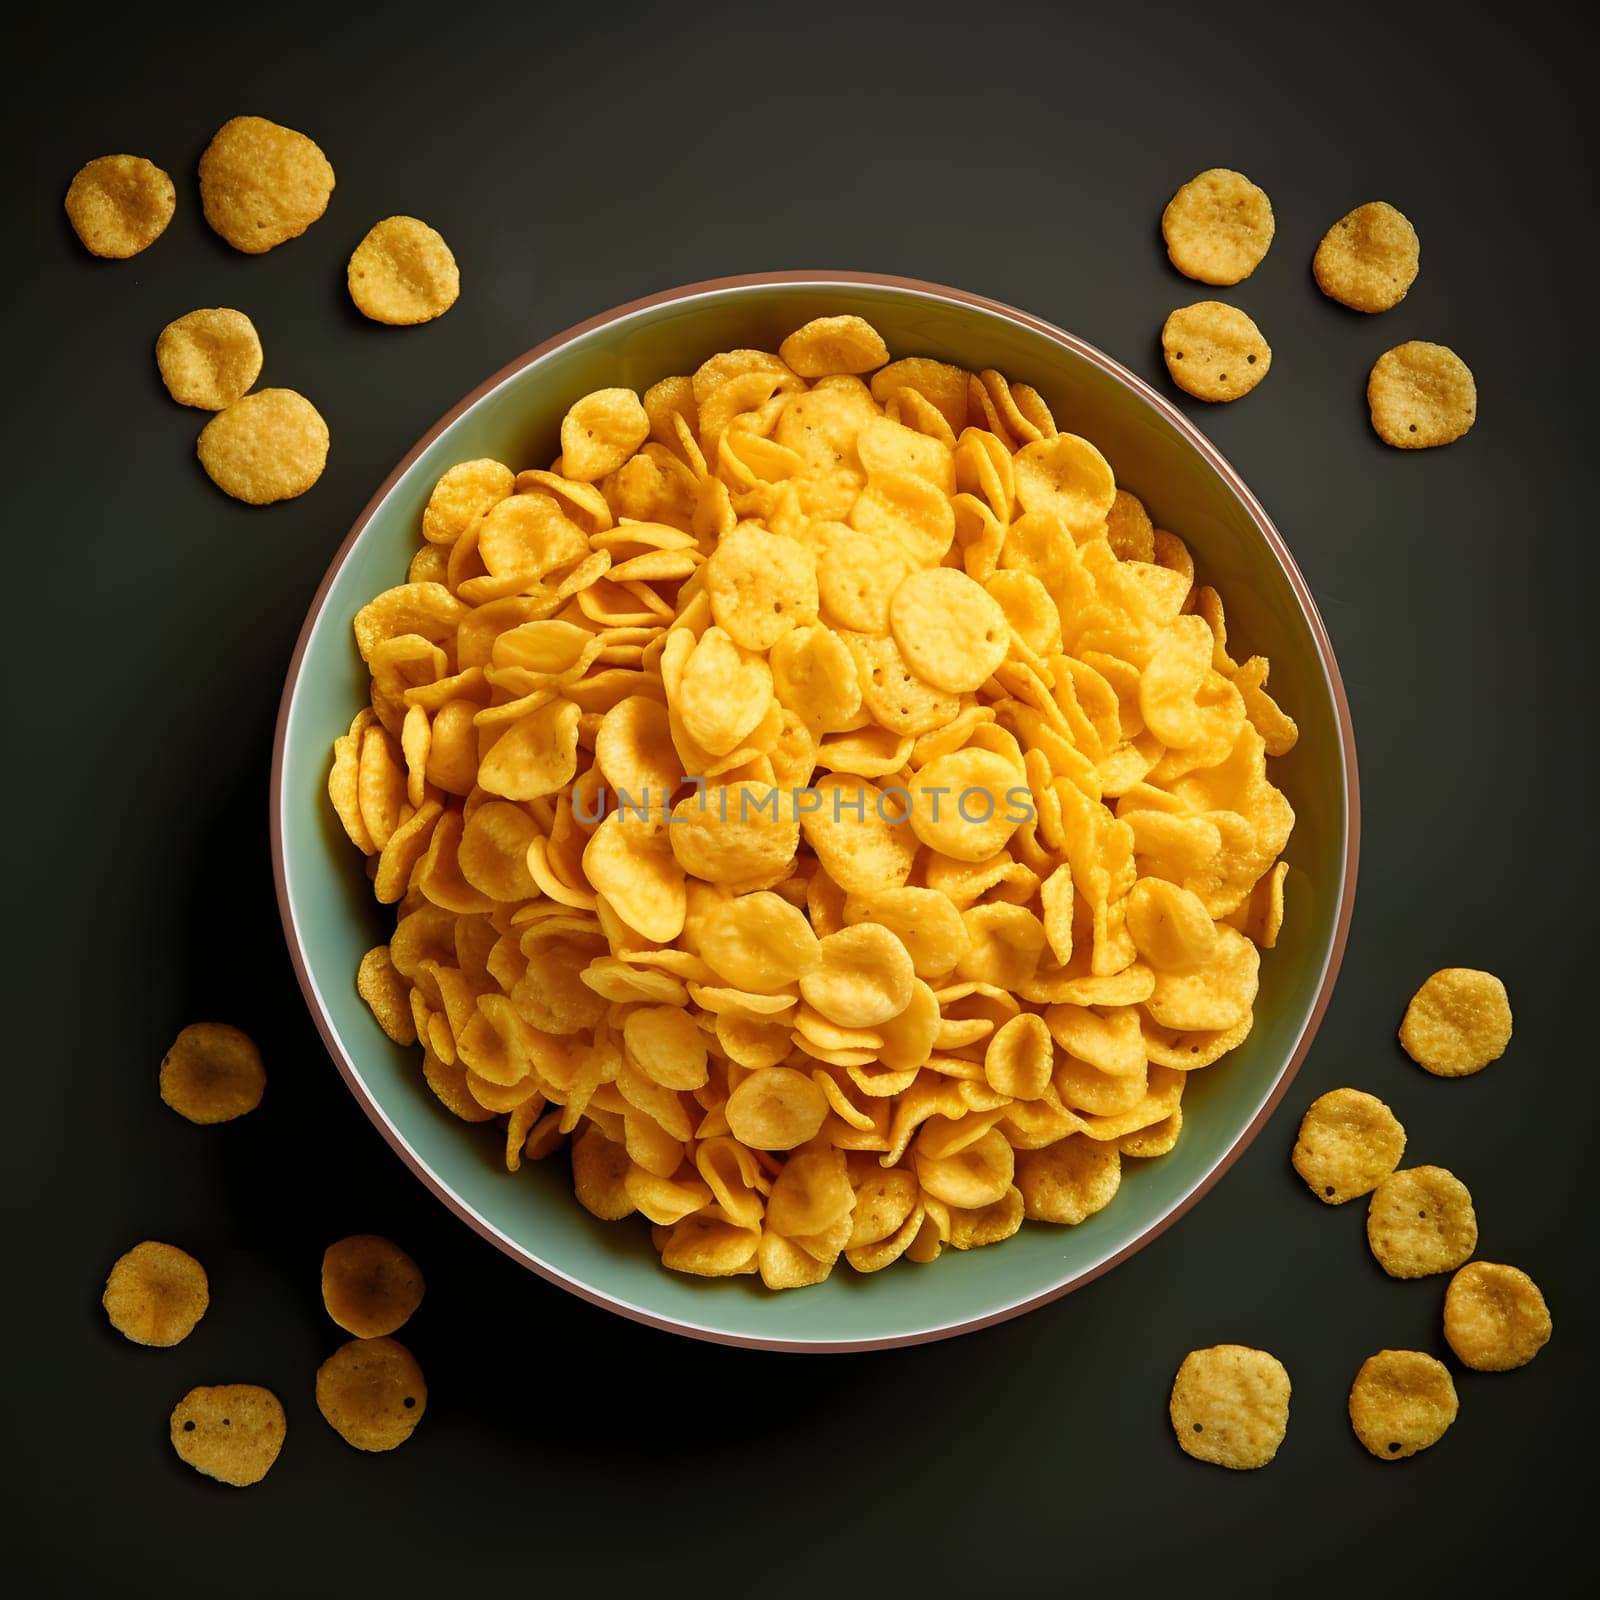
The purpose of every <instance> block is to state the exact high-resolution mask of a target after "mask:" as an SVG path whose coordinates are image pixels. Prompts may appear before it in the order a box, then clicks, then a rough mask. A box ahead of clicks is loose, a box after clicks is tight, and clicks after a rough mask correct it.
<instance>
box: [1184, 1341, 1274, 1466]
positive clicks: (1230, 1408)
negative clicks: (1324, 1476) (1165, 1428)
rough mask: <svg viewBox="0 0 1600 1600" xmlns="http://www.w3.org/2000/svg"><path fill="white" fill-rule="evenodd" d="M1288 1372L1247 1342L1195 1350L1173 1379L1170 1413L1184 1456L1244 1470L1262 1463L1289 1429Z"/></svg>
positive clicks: (1271, 1454) (1186, 1357) (1264, 1462)
mask: <svg viewBox="0 0 1600 1600" xmlns="http://www.w3.org/2000/svg"><path fill="white" fill-rule="evenodd" d="M1289 1392H1290V1384H1289V1374H1288V1372H1287V1371H1286V1370H1285V1369H1284V1365H1283V1363H1282V1362H1281V1361H1279V1360H1278V1358H1277V1357H1276V1356H1274V1355H1269V1354H1268V1353H1267V1352H1266V1351H1265V1350H1252V1349H1251V1348H1250V1347H1249V1346H1247V1345H1241V1344H1218V1345H1212V1346H1211V1347H1210V1348H1209V1349H1206V1350H1191V1351H1190V1352H1189V1354H1188V1355H1186V1356H1185V1357H1184V1358H1183V1364H1182V1365H1181V1366H1180V1367H1179V1368H1178V1374H1177V1377H1176V1378H1174V1379H1173V1382H1172V1398H1171V1400H1170V1402H1169V1404H1168V1414H1169V1415H1170V1417H1171V1418H1172V1431H1173V1434H1174V1436H1175V1437H1176V1438H1177V1441H1178V1444H1179V1445H1180V1446H1181V1447H1182V1449H1183V1451H1184V1454H1185V1455H1191V1456H1193V1457H1194V1458H1195V1460H1196V1461H1209V1462H1211V1463H1212V1464H1213V1465H1215V1466H1219V1467H1230V1468H1232V1469H1234V1470H1235V1471H1245V1470H1249V1469H1252V1468H1255V1467H1264V1466H1266V1465H1267V1463H1268V1462H1269V1461H1271V1460H1272V1458H1273V1457H1274V1456H1275V1455H1277V1453H1278V1447H1279V1446H1280V1445H1281V1444H1282V1443H1283V1439H1284V1435H1285V1434H1286V1433H1287V1432H1288V1431H1289Z"/></svg>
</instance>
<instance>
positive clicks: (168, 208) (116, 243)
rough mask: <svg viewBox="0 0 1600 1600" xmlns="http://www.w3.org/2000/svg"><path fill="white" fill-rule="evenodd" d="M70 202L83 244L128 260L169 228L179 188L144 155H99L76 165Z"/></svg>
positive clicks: (97, 252) (93, 250) (69, 213)
mask: <svg viewBox="0 0 1600 1600" xmlns="http://www.w3.org/2000/svg"><path fill="white" fill-rule="evenodd" d="M66 204H67V220H68V221H69V222H70V223H71V224H72V231H73V232H74V233H75V234H77V236H78V238H79V239H80V240H81V241H82V243H83V247H84V249H85V250H87V251H88V252H89V253H90V254H91V255H96V256H107V257H110V258H111V259H112V260H116V261H125V260H126V259H127V258H128V257H129V256H136V255H138V253H139V252H140V251H141V250H144V249H147V248H148V247H149V246H150V245H152V244H154V243H155V242H156V240H157V239H159V238H160V237H161V235H162V234H163V233H165V232H166V229H167V224H168V223H169V222H171V221H172V213H173V211H174V210H175V209H176V208H177V191H176V190H175V189H174V188H173V187H172V179H171V178H170V177H168V176H167V174H166V173H165V172H163V171H162V170H161V168H160V167H158V166H157V165H156V164H155V163H154V162H153V161H146V160H145V158H144V157H143V156H97V157H96V158H95V159H94V160H93V161H90V162H88V163H87V164H86V165H84V166H82V167H80V168H79V169H78V171H77V173H76V175H75V176H74V177H73V180H72V182H71V184H70V185H69V186H68V188H67V202H66Z"/></svg>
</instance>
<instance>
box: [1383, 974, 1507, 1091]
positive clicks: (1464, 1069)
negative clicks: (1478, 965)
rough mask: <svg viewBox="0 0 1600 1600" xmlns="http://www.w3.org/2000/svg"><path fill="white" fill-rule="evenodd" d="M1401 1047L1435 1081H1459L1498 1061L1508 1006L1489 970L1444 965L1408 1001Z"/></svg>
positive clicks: (1503, 1046)
mask: <svg viewBox="0 0 1600 1600" xmlns="http://www.w3.org/2000/svg"><path fill="white" fill-rule="evenodd" d="M1400 1043H1401V1044H1402V1045H1403V1046H1404V1047H1405V1052H1406V1054H1407V1055H1408V1056H1410V1057H1411V1059H1412V1060H1413V1061H1415V1062H1416V1063H1417V1065H1418V1066H1419V1067H1424V1068H1426V1069H1427V1070H1428V1071H1429V1072H1431V1073H1433V1074H1434V1075H1435V1076H1436V1077H1440V1078H1464V1077H1467V1076H1469V1075H1470V1074H1472V1073H1474V1072H1481V1071H1482V1070H1483V1069H1484V1068H1485V1067H1486V1066H1488V1065H1489V1063H1490V1062H1491V1061H1498V1060H1499V1059H1500V1057H1501V1056H1503V1055H1504V1054H1505V1051H1506V1046H1507V1045H1508V1044H1510V1043H1511V1002H1510V1000H1509V999H1508V998H1507V996H1506V986H1505V985H1504V984H1503V983H1502V982H1501V981H1500V980H1499V979H1498V978H1497V977H1495V975H1494V974H1493V973H1492V972H1479V971H1477V970H1476V969H1475V968H1472V967H1444V968H1442V969H1441V970H1440V971H1438V972H1436V973H1434V974H1433V976H1432V977H1431V978H1429V979H1428V981H1427V982H1426V983H1424V984H1423V985H1422V987H1421V988H1420V989H1418V990H1417V992H1416V993H1415V994H1414V995H1413V996H1412V997H1411V1004H1410V1005H1408V1006H1407V1007H1406V1014H1405V1017H1404V1018H1403V1019H1402V1021H1401V1023H1400Z"/></svg>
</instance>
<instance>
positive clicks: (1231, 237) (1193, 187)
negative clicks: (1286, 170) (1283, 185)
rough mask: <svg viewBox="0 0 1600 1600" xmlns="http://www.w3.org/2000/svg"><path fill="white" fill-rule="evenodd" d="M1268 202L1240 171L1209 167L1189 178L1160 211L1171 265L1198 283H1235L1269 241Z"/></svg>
mask: <svg viewBox="0 0 1600 1600" xmlns="http://www.w3.org/2000/svg"><path fill="white" fill-rule="evenodd" d="M1274 227H1275V224H1274V222H1273V217H1272V202H1271V201H1270V200H1269V199H1268V198H1267V195H1266V191H1265V190H1264V189H1260V188H1258V187H1257V186H1256V185H1255V184H1253V183H1252V182H1251V181H1250V180H1249V179H1248V178H1247V177H1245V175H1244V174H1243V173H1242V172H1234V171H1233V170H1232V169H1231V168H1228V167H1211V168H1209V169H1207V170H1206V171H1205V172H1202V173H1199V174H1197V175H1196V176H1195V177H1193V178H1191V179H1190V180H1189V181H1188V182H1187V183H1186V184H1184V186H1183V187H1182V188H1181V189H1179V190H1178V192H1177V193H1176V194H1175V195H1173V197H1172V198H1171V200H1169V201H1168V202H1167V208H1166V210H1165V211H1163V212H1162V213H1161V236H1162V238H1163V239H1165V240H1166V242H1167V254H1168V256H1170V257H1171V259H1172V264H1173V266H1175V267H1176V268H1177V269H1178V271H1179V272H1181V273H1182V274H1183V275H1184V276H1185V277H1186V278H1194V279H1195V280H1196V281H1198V282H1200V283H1217V284H1227V283H1240V282H1242V281H1243V280H1244V279H1245V278H1248V277H1249V276H1250V274H1251V273H1252V272H1254V271H1255V270H1256V268H1257V267H1258V266H1260V265H1261V261H1262V258H1263V257H1264V256H1265V255H1266V253H1267V249H1268V247H1269V246H1270V245H1271V243H1272V234H1273V230H1274Z"/></svg>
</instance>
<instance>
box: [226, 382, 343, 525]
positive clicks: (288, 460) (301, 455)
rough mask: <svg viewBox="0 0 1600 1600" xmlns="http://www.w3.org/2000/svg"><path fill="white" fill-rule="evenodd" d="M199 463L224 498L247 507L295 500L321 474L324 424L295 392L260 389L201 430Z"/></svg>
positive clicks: (325, 454) (325, 456)
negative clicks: (237, 501) (242, 502)
mask: <svg viewBox="0 0 1600 1600" xmlns="http://www.w3.org/2000/svg"><path fill="white" fill-rule="evenodd" d="M196 451H197V453H198V454H199V457H200V465H201V466H203V467H204V468H205V469H206V475H207V476H208V477H209V478H210V479H211V481H212V482H213V483H214V484H216V486H217V487H218V488H219V489H221V490H222V492H223V493H224V494H227V495H231V496H232V497H233V498H234V499H235V500H243V501H244V502H245V503H246V504H247V505H252V506H265V505H271V504H273V503H274V502H275V501H278V500H293V499H294V498H295V497H296V496H297V495H302V494H304V493H305V492H306V490H307V489H309V488H311V486H312V485H313V484H315V483H316V481H317V479H318V478H320V477H321V476H322V469H323V468H324V467H325V466H326V465H327V463H328V425H327V423H326V422H324V421H323V420H322V415H321V413H320V412H319V411H318V410H317V408H316V407H315V406H314V405H312V403H311V402H310V401H309V400H307V399H306V397H305V396H304V395H302V394H296V393H295V391H294V390H293V389H260V390H257V392H256V393H255V394H247V395H246V396H245V397H244V398H243V399H242V400H236V401H234V403H233V404H232V405H231V406H229V407H228V408H227V409H226V410H225V411H219V412H218V413H217V414H216V416H214V417H213V418H212V419H211V420H210V421H209V422H208V423H207V424H206V425H205V427H204V428H202V429H201V430H200V440H199V443H198V444H197V446H196Z"/></svg>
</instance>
